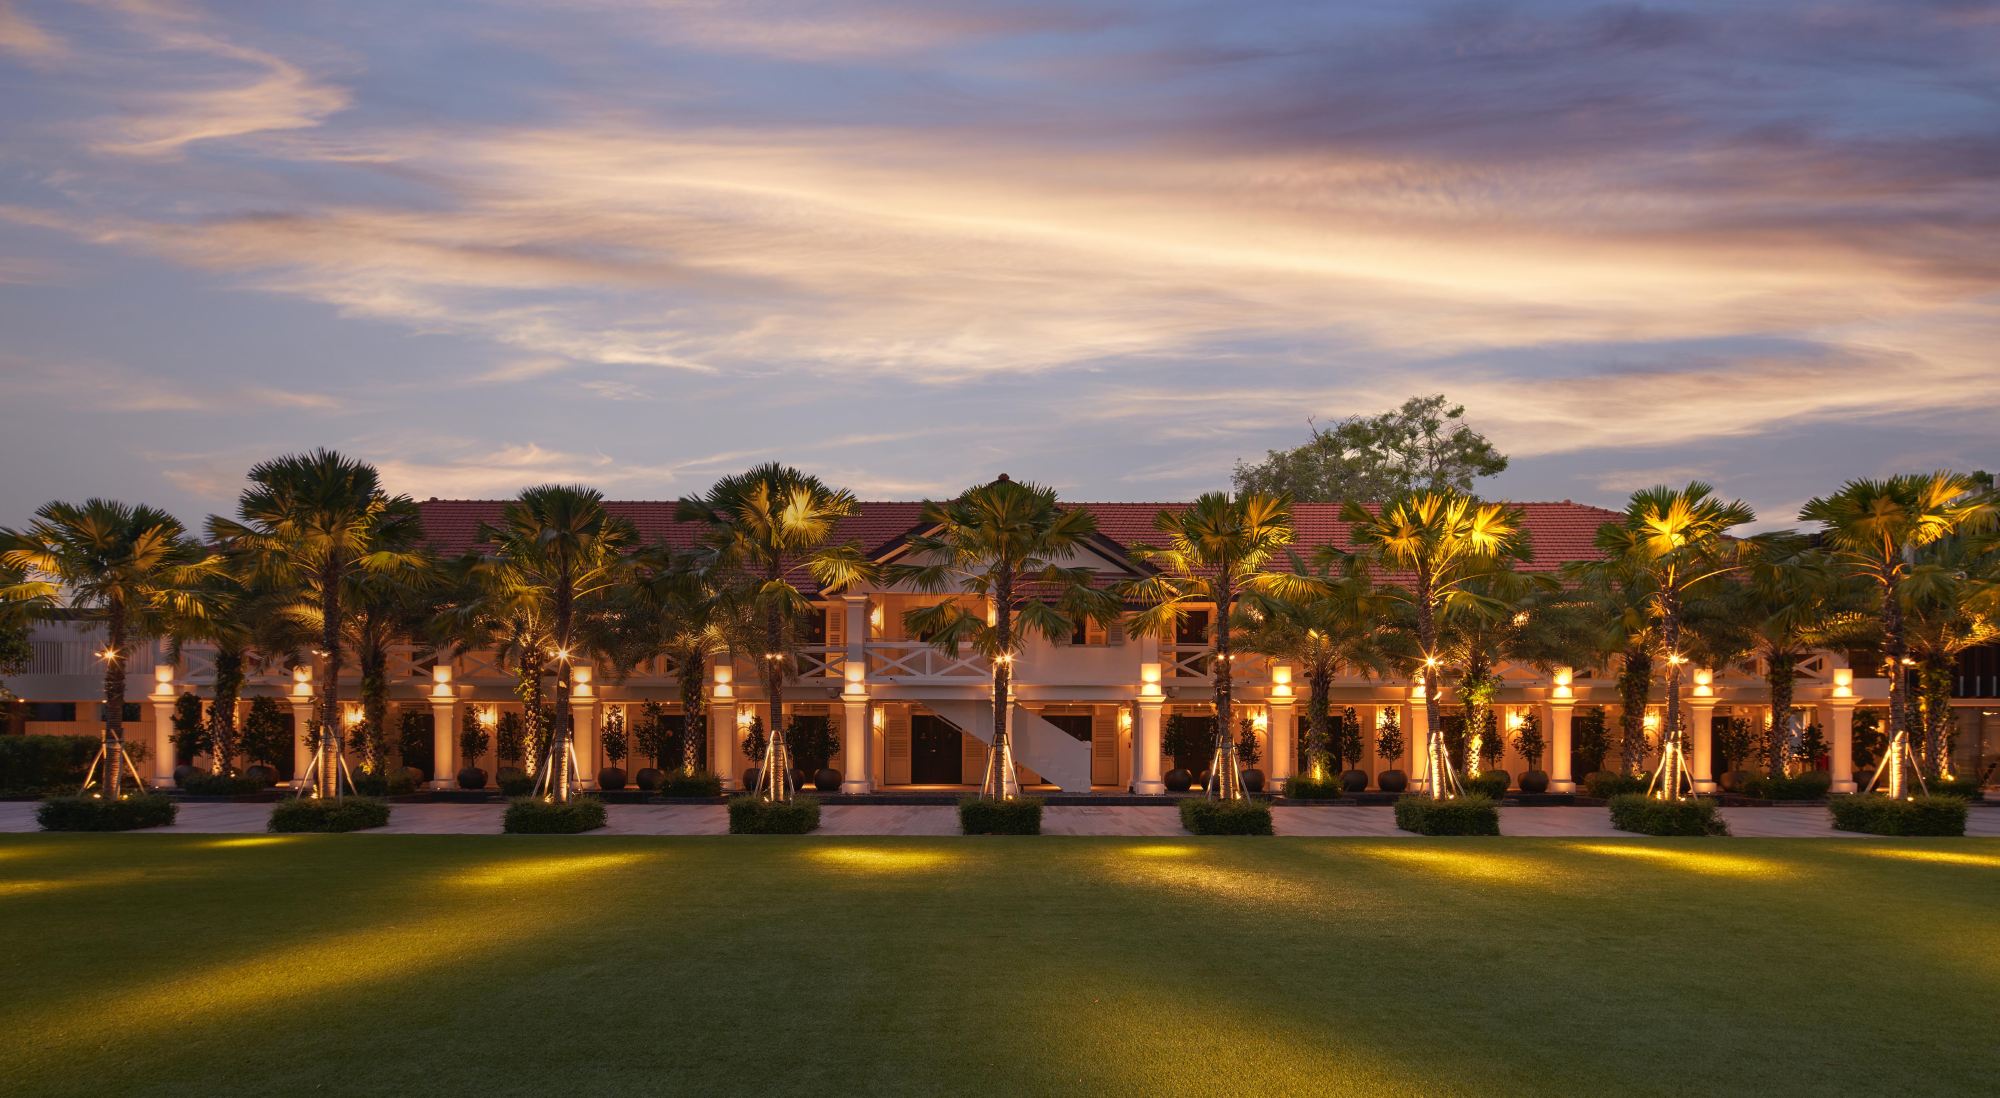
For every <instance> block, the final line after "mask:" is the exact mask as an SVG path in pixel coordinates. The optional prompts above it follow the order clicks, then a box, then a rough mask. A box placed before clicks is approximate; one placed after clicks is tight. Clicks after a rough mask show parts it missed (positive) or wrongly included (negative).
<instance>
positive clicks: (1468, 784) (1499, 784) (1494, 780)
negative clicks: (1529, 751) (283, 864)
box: [1464, 770, 1507, 801]
mask: <svg viewBox="0 0 2000 1098" xmlns="http://www.w3.org/2000/svg"><path fill="white" fill-rule="evenodd" d="M1464 784H1465V791H1466V792H1467V793H1476V794H1478V795H1480V796H1482V797H1486V798H1488V799H1490V800H1495V801H1497V800H1499V799H1500V798H1502V797H1504V796H1506V795H1507V775H1506V774H1505V773H1503V772H1501V771H1497V770H1488V771H1485V772H1483V773H1480V774H1475V775H1473V776H1472V777H1470V778H1467V779H1465V782H1464Z"/></svg>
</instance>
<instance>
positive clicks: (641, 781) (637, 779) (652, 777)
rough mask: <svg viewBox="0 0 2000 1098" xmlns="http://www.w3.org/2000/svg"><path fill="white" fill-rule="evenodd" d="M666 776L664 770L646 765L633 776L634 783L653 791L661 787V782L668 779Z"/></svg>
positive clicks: (649, 791) (647, 790)
mask: <svg viewBox="0 0 2000 1098" xmlns="http://www.w3.org/2000/svg"><path fill="white" fill-rule="evenodd" d="M666 777H667V776H666V774H665V773H664V772H662V771H660V770H658V769H656V768H654V767H650V766H644V767H640V768H639V772H638V773H637V774H634V775H633V776H632V784H633V785H636V786H638V787H639V788H641V789H643V790H645V791H646V792H648V793H651V792H652V791H654V790H656V789H658V788H660V783H661V782H662V781H664V780H666Z"/></svg>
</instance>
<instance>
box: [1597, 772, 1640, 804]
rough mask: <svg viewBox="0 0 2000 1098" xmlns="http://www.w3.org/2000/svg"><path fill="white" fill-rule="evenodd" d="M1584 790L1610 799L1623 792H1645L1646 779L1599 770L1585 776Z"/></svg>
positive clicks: (1601, 798)
mask: <svg viewBox="0 0 2000 1098" xmlns="http://www.w3.org/2000/svg"><path fill="white" fill-rule="evenodd" d="M1583 791H1584V792H1585V793H1587V794H1588V795H1590V796H1592V797H1596V798H1598V799H1599V800H1609V799H1611V798H1612V797H1616V796H1618V795H1620V794H1622V793H1644V792H1645V791H1646V779H1644V778H1635V777H1633V776H1632V775H1630V774H1617V773H1613V772H1612V771H1609V770H1598V771H1595V772H1593V773H1590V774H1585V775H1584V776H1583Z"/></svg>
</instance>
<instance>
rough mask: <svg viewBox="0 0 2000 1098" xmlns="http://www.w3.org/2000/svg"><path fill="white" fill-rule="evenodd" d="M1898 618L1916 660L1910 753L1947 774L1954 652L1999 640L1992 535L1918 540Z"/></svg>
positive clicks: (1996, 552) (1999, 583) (1997, 566)
mask: <svg viewBox="0 0 2000 1098" xmlns="http://www.w3.org/2000/svg"><path fill="white" fill-rule="evenodd" d="M1903 621H1904V626H1905V631H1906V632H1907V634H1908V636H1909V644H1910V657H1911V658H1912V659H1914V660H1916V661H1917V662H1916V680H1917V684H1916V691H1915V693H1916V697H1915V699H1914V700H1915V702H1916V714H1915V715H1916V717H1917V719H1916V720H1913V721H1912V723H1913V724H1915V725H1916V726H1917V728H1918V730H1919V731H1920V732H1921V735H1919V736H1918V737H1916V739H1917V748H1918V750H1917V758H1918V761H1919V762H1920V763H1921V764H1922V765H1923V767H1924V769H1925V771H1926V772H1927V773H1930V774H1935V775H1937V776H1938V777H1940V778H1947V779H1948V778H1950V776H1951V740H1952V727H1951V725H1952V715H1951V696H1952V687H1953V682H1952V678H1953V671H1954V670H1955V669H1956V666H1957V663H1958V657H1959V654H1960V653H1962V652H1965V651H1966V650H1967V649H1970V648H1975V647H1978V646H1979V645H1982V644H1990V643H1992V642H1993V641H1995V640H2000V539H1995V538H1991V537H1968V536H1966V535H1962V534H1959V535H1953V536H1952V537H1948V538H1944V539H1942V540H1940V541H1936V542H1933V543H1932V544H1930V545H1928V546H1926V547H1924V549H1923V550H1922V551H1921V552H1920V553H1919V554H1918V563H1917V565H1916V567H1914V568H1912V569H1910V575H1909V578H1908V579H1906V580H1905V581H1904V583H1903Z"/></svg>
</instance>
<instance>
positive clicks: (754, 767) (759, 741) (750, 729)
mask: <svg viewBox="0 0 2000 1098" xmlns="http://www.w3.org/2000/svg"><path fill="white" fill-rule="evenodd" d="M764 739H765V736H764V718H762V717H760V716H757V715H756V714H754V713H753V714H751V716H750V724H749V725H748V726H747V727H746V728H745V729H744V730H743V757H744V758H746V759H748V760H750V765H749V766H746V767H744V768H743V788H745V789H755V788H757V782H758V780H759V779H760V778H762V777H763V775H764V766H763V763H764V749H765V748H766V747H767V746H769V745H768V744H766V743H765V742H764Z"/></svg>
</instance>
